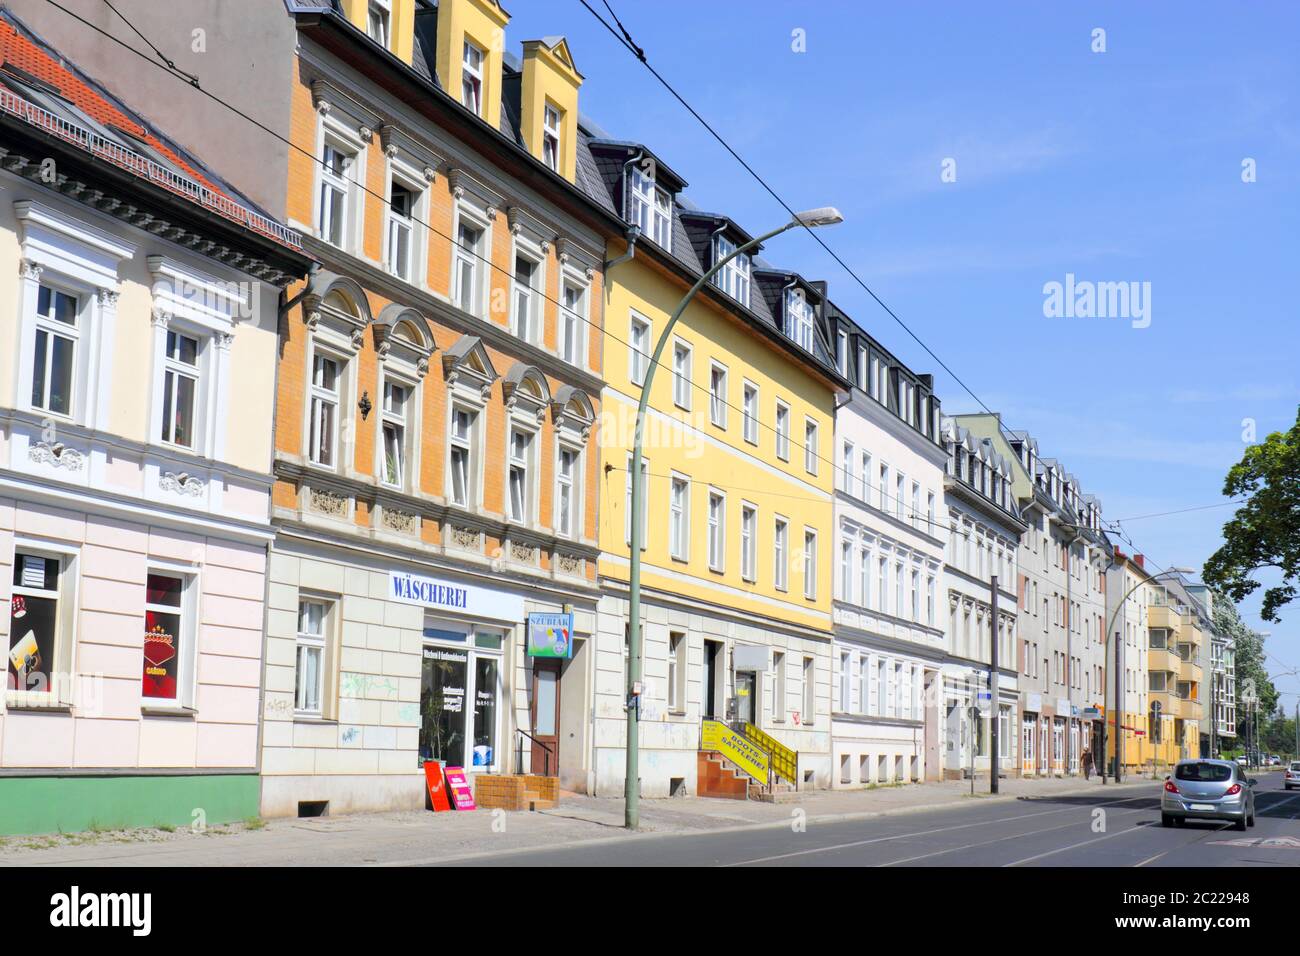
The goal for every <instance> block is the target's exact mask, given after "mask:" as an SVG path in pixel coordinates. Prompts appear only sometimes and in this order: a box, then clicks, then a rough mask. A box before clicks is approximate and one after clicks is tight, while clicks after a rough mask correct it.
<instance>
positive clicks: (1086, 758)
mask: <svg viewBox="0 0 1300 956" xmlns="http://www.w3.org/2000/svg"><path fill="white" fill-rule="evenodd" d="M1082 762H1083V779H1084V780H1091V779H1092V751H1091V750H1088V749H1087V748H1084V751H1083V761H1082Z"/></svg>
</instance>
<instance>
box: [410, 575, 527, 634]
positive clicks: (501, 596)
mask: <svg viewBox="0 0 1300 956" xmlns="http://www.w3.org/2000/svg"><path fill="white" fill-rule="evenodd" d="M388 596H389V597H390V598H392V599H393V600H394V601H402V602H403V603H405V604H418V605H420V606H421V607H429V608H435V609H437V610H440V611H453V612H455V613H457V614H467V615H471V616H473V617H484V618H490V619H492V620H496V621H512V622H513V621H519V620H522V619H523V616H524V599H523V597H521V596H520V595H518V594H513V593H511V592H510V591H498V590H497V589H496V588H485V587H479V586H478V585H474V584H465V583H462V582H459V581H442V580H439V579H437V578H426V577H424V576H423V575H419V574H411V573H409V572H407V571H389V572H388Z"/></svg>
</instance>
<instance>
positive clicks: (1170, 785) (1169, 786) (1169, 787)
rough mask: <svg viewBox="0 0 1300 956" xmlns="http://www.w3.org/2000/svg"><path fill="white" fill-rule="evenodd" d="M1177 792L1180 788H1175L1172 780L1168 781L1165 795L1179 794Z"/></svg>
mask: <svg viewBox="0 0 1300 956" xmlns="http://www.w3.org/2000/svg"><path fill="white" fill-rule="evenodd" d="M1177 792H1178V788H1177V787H1175V786H1174V782H1173V781H1172V780H1166V781H1165V793H1177Z"/></svg>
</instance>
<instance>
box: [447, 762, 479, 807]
mask: <svg viewBox="0 0 1300 956" xmlns="http://www.w3.org/2000/svg"><path fill="white" fill-rule="evenodd" d="M443 775H444V777H445V778H446V780H447V789H448V790H450V791H451V803H452V806H453V807H455V808H456V809H457V810H477V809H478V806H477V804H475V803H474V788H473V787H471V786H470V783H469V778H468V777H466V776H465V768H464V767H446V768H444V770H443Z"/></svg>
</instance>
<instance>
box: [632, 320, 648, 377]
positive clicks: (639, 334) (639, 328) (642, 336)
mask: <svg viewBox="0 0 1300 956" xmlns="http://www.w3.org/2000/svg"><path fill="white" fill-rule="evenodd" d="M649 368H650V320H649V319H644V318H642V317H641V316H639V315H636V314H633V315H632V317H631V326H630V333H629V335H628V377H630V378H631V379H632V384H634V385H644V384H645V376H646V372H647V371H648V370H649Z"/></svg>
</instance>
